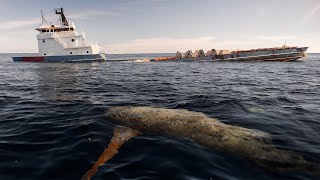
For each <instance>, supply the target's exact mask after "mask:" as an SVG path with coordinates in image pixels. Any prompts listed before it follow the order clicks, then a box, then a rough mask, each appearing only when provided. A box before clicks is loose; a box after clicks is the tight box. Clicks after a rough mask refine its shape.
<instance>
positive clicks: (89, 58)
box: [12, 54, 106, 62]
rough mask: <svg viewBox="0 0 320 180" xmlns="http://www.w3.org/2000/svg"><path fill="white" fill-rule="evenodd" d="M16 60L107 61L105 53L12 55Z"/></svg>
mask: <svg viewBox="0 0 320 180" xmlns="http://www.w3.org/2000/svg"><path fill="white" fill-rule="evenodd" d="M12 59H13V61H15V62H97V61H100V62H102V61H105V60H106V55H105V54H88V55H66V56H30V57H12Z"/></svg>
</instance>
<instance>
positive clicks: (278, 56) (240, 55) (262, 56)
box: [150, 45, 308, 62]
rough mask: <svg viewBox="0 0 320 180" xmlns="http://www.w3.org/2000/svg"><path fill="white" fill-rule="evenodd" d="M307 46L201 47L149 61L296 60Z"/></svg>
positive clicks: (304, 53)
mask: <svg viewBox="0 0 320 180" xmlns="http://www.w3.org/2000/svg"><path fill="white" fill-rule="evenodd" d="M307 50H308V47H290V46H285V45H284V46H282V47H275V48H260V49H251V50H237V51H229V50H220V51H217V50H215V49H212V50H209V51H208V52H207V53H204V51H203V50H202V49H200V50H196V51H195V52H194V53H193V52H192V51H191V50H189V51H187V52H186V53H184V54H182V53H180V52H179V51H178V52H177V53H176V56H169V57H159V58H155V59H151V60H150V61H285V62H287V61H296V60H298V59H300V58H303V57H306V56H307Z"/></svg>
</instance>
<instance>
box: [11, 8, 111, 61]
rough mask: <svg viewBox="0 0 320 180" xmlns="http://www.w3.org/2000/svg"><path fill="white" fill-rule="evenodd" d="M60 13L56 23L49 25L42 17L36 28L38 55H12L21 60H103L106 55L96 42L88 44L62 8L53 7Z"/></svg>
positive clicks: (15, 59)
mask: <svg viewBox="0 0 320 180" xmlns="http://www.w3.org/2000/svg"><path fill="white" fill-rule="evenodd" d="M55 14H57V15H60V19H59V21H58V23H57V24H56V25H49V24H47V23H44V22H46V20H45V19H44V18H43V17H42V24H41V25H40V26H39V27H38V28H37V29H36V30H37V31H39V32H40V34H38V35H37V39H38V48H39V56H29V57H13V60H14V61H22V62H92V61H105V60H106V55H105V54H104V53H101V52H100V47H99V46H98V45H96V44H88V43H87V42H86V40H85V34H84V33H82V34H80V33H78V32H77V30H76V27H75V25H74V23H73V22H72V21H68V20H67V18H66V16H65V15H64V12H63V8H59V9H55Z"/></svg>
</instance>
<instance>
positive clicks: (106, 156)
mask: <svg viewBox="0 0 320 180" xmlns="http://www.w3.org/2000/svg"><path fill="white" fill-rule="evenodd" d="M138 134H139V131H136V130H134V129H130V128H127V127H116V128H115V129H114V134H113V137H112V139H111V141H110V143H109V145H108V147H107V148H106V149H105V150H104V152H103V153H102V154H101V156H100V157H99V159H98V161H97V162H96V163H95V164H94V165H93V167H92V168H91V169H90V170H89V171H87V173H86V174H85V175H84V176H83V177H82V180H89V179H91V177H92V176H93V175H94V174H95V173H96V172H97V171H98V168H99V166H102V165H104V164H105V163H106V162H107V161H108V160H110V159H111V158H112V157H113V156H115V155H116V154H117V153H118V149H119V148H120V147H121V146H122V145H123V144H124V143H125V142H126V141H128V140H130V139H131V138H133V137H135V136H137V135H138Z"/></svg>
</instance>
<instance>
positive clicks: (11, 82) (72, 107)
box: [0, 54, 320, 179]
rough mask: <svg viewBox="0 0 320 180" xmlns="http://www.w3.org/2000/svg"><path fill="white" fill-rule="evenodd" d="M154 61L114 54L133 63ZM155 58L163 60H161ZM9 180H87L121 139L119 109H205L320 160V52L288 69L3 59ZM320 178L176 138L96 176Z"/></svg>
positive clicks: (4, 174) (130, 154) (156, 140)
mask: <svg viewBox="0 0 320 180" xmlns="http://www.w3.org/2000/svg"><path fill="white" fill-rule="evenodd" d="M146 56H148V57H150V56H153V55H112V56H109V58H113V59H128V58H129V59H130V58H132V59H134V58H141V57H146ZM154 56H155V55H154ZM0 58H1V60H0V117H1V118H0V121H1V122H0V179H80V178H81V177H82V175H83V174H84V173H85V172H86V171H87V170H88V169H89V168H91V167H92V165H93V163H94V162H95V161H96V160H97V159H98V157H99V156H100V154H101V152H102V151H103V150H104V148H105V147H106V146H107V144H108V143H109V141H110V138H111V137H112V133H113V128H114V127H115V125H114V124H112V123H110V122H108V121H107V120H106V119H105V118H104V113H105V111H106V110H107V109H108V108H110V107H113V106H124V105H143V106H155V107H166V108H173V109H177V108H182V109H187V110H192V111H200V112H203V113H205V114H207V115H209V116H210V117H214V118H217V119H220V120H221V121H223V122H225V123H228V124H232V125H237V126H243V127H247V128H252V129H258V130H261V131H265V132H268V133H270V134H272V137H273V139H274V143H275V146H277V147H278V148H283V149H288V150H292V151H296V152H298V153H300V154H302V155H303V156H304V157H305V158H306V159H308V160H310V161H313V162H320V54H312V55H310V56H309V57H308V58H306V59H305V61H302V62H292V63H281V62H259V63H254V62H253V63H252V62H251V63H249V62H248V63H230V62H224V63H220V62H217V63H210V62H202V63H182V62H181V63H178V62H163V63H162V62H160V63H157V62H153V63H128V62H114V63H92V64H59V63H57V64H45V63H13V62H12V60H11V59H10V55H5V54H2V55H0ZM296 178H297V179H316V178H317V177H312V176H308V175H305V174H302V173H299V172H295V173H293V172H283V173H275V172H270V171H268V170H265V169H262V168H260V167H258V166H256V165H255V164H252V163H251V162H249V161H247V160H246V159H244V158H242V157H238V156H236V155H230V154H228V153H224V152H218V151H215V150H212V149H207V148H205V147H201V146H199V145H197V144H194V143H193V142H191V141H189V140H187V139H182V138H174V137H163V136H158V135H150V134H144V135H141V136H139V137H136V138H134V139H133V140H130V141H129V142H128V143H126V144H125V145H124V146H123V147H122V148H121V149H120V153H119V154H118V155H117V156H116V157H115V158H114V159H112V160H111V161H110V162H109V163H108V164H106V165H105V166H103V167H100V169H99V172H98V173H97V174H96V176H94V179H296Z"/></svg>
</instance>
